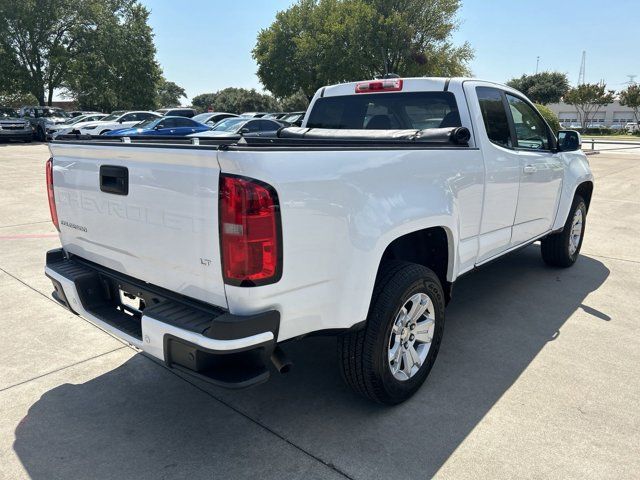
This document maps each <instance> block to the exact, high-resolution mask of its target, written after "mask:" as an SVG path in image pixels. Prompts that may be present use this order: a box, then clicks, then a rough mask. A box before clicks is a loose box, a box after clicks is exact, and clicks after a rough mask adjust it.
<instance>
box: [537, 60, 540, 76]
mask: <svg viewBox="0 0 640 480" xmlns="http://www.w3.org/2000/svg"><path fill="white" fill-rule="evenodd" d="M539 66H540V56H538V58H536V75H537V74H538V67H539Z"/></svg>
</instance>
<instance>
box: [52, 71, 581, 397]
mask: <svg viewBox="0 0 640 480" xmlns="http://www.w3.org/2000/svg"><path fill="white" fill-rule="evenodd" d="M309 108H310V110H309V115H308V118H307V119H306V120H305V123H304V124H303V128H288V129H284V130H282V131H281V132H280V133H279V136H278V137H277V138H269V139H267V140H266V141H265V140H264V139H258V138H246V139H242V140H241V141H235V140H230V141H225V140H223V139H220V140H219V142H220V143H218V144H216V143H215V142H214V141H211V140H210V141H205V142H203V141H201V142H200V145H189V146H185V145H180V144H172V140H166V141H163V140H162V139H158V140H157V142H154V144H153V145H146V144H145V143H143V142H139V143H138V144H136V145H135V147H136V148H132V144H135V143H136V139H135V138H132V139H131V143H129V144H127V143H114V144H104V143H102V142H97V141H95V140H75V141H60V142H54V143H51V144H50V146H49V148H50V150H51V155H52V159H51V160H49V161H48V163H47V170H46V171H47V188H48V198H49V202H50V211H51V214H52V219H53V222H54V224H55V226H56V227H57V228H58V229H59V230H60V241H61V244H62V248H61V249H57V250H52V251H50V252H48V253H47V257H46V270H45V271H46V274H47V276H48V277H49V278H50V279H51V280H52V281H53V285H54V290H55V298H57V300H58V301H59V302H60V303H61V304H62V305H65V306H66V307H67V308H69V309H71V310H72V311H73V312H75V313H76V314H78V315H80V316H81V317H83V318H85V319H87V320H88V321H89V322H92V323H94V324H96V325H98V326H99V327H100V328H102V329H104V330H107V331H108V332H111V333H112V334H113V335H115V336H117V337H119V338H121V339H123V340H124V341H125V342H127V343H130V344H132V345H134V346H136V347H137V348H139V349H141V350H143V351H145V352H147V353H148V354H149V355H151V356H153V357H156V358H157V359H159V360H160V361H161V362H163V363H164V364H165V365H166V366H168V367H170V368H176V369H179V370H180V371H182V372H187V373H189V374H191V375H193V376H196V377H198V378H200V379H202V380H205V381H210V382H213V383H215V384H216V385H221V386H229V387H246V386H249V385H254V384H257V383H261V382H264V381H266V380H267V378H268V377H269V370H268V368H269V365H270V364H273V365H274V366H275V368H276V369H277V370H279V371H286V370H287V369H288V367H289V366H290V363H289V361H288V360H287V359H286V355H285V354H284V352H283V349H282V348H281V344H282V342H285V341H288V340H290V341H293V340H295V339H298V338H302V337H305V336H307V335H313V334H324V335H327V334H334V335H337V336H338V340H337V344H338V363H339V365H340V369H341V371H342V375H343V377H344V378H345V380H346V382H347V384H349V385H350V386H351V387H352V388H353V389H354V390H355V391H357V392H358V393H360V394H362V395H364V396H365V397H368V398H370V399H372V400H375V401H377V402H381V403H385V404H396V403H399V402H402V401H404V400H406V399H407V398H409V397H410V396H411V395H412V394H414V393H415V392H416V391H417V390H418V388H419V387H420V386H421V384H422V383H423V382H424V380H425V379H426V378H427V376H428V375H429V372H430V370H431V369H432V367H433V366H434V363H435V361H436V356H437V354H438V350H439V347H440V344H441V342H442V337H443V332H444V330H443V328H444V322H445V306H446V304H447V303H448V302H449V300H450V298H451V295H452V292H453V285H454V283H455V281H456V280H457V279H458V278H459V277H460V276H461V275H463V274H465V273H468V272H471V271H472V270H473V269H475V268H476V267H480V266H481V265H484V264H486V263H488V262H491V261H494V260H496V259H497V258H499V257H501V256H503V255H505V254H507V253H509V252H512V251H514V250H516V249H519V248H521V247H524V246H526V245H528V244H531V243H533V242H535V241H538V240H539V241H540V242H541V246H540V249H539V250H540V251H541V254H542V259H543V260H544V261H545V262H546V263H547V264H548V265H551V266H553V267H570V266H572V265H573V264H574V263H575V262H576V261H577V260H578V258H579V253H580V248H581V245H582V239H583V238H584V234H585V221H586V217H587V212H588V211H589V204H590V202H591V196H592V190H593V175H592V173H591V170H590V168H589V162H588V161H587V158H586V156H585V155H584V153H583V152H581V151H580V135H579V134H578V133H577V132H575V131H560V132H559V138H556V137H555V135H554V134H553V131H552V130H551V128H550V127H549V126H548V125H547V123H546V122H545V120H544V118H543V117H542V116H541V115H540V113H539V112H538V111H537V110H536V108H535V106H534V105H533V104H532V103H531V102H530V101H529V100H528V99H527V98H526V97H524V96H523V95H522V94H521V93H520V92H518V91H516V90H514V89H512V88H509V87H507V86H501V85H498V84H496V83H493V82H484V81H480V80H473V79H455V78H452V79H448V78H438V79H436V78H405V79H399V78H395V79H383V80H371V81H364V82H357V83H346V84H341V85H334V86H328V87H324V88H322V89H321V90H320V91H319V92H318V93H316V95H315V97H314V99H313V100H312V102H311V105H310V107H309ZM372 112H375V114H373V115H372ZM436 115H438V116H439V118H440V122H439V125H438V126H437V127H436V128H427V129H419V128H416V127H417V126H419V125H421V124H422V123H423V122H424V121H425V119H429V121H432V119H434V118H435V116H436ZM234 121H235V122H238V120H237V119H232V120H231V119H230V120H225V122H234ZM240 121H242V120H240ZM263 121H268V120H263ZM158 144H162V147H163V148H162V149H159V148H158ZM216 145H219V146H218V147H216ZM107 207H108V208H107ZM526 263H527V262H525V263H523V264H522V269H526V268H528V267H527V265H526ZM536 268H537V267H536ZM556 276H557V273H555V271H554V270H551V269H550V270H548V279H549V282H551V283H553V282H554V281H555V278H556ZM557 288H558V289H562V288H569V289H570V288H572V287H571V285H568V286H565V287H563V286H562V284H558V287H557ZM496 298H499V295H497V296H496ZM495 308H499V305H495ZM524 314H526V312H524ZM529 334H530V332H525V331H523V332H522V335H523V337H524V336H526V335H529ZM78 341H82V340H81V339H78ZM514 348H517V347H514ZM475 368H476V366H474V365H469V369H470V370H469V371H468V372H467V374H468V375H475V374H477V372H476V371H475V370H473V369H475ZM440 380H441V381H442V379H440ZM444 381H447V380H444ZM448 381H450V382H457V381H459V379H455V378H452V379H448Z"/></svg>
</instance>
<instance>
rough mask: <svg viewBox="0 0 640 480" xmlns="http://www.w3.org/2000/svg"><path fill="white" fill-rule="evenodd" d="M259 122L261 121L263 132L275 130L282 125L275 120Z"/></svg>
mask: <svg viewBox="0 0 640 480" xmlns="http://www.w3.org/2000/svg"><path fill="white" fill-rule="evenodd" d="M258 122H259V123H260V131H262V132H273V131H274V130H278V129H279V128H280V125H278V124H277V123H275V122H270V121H269V120H259V121H258Z"/></svg>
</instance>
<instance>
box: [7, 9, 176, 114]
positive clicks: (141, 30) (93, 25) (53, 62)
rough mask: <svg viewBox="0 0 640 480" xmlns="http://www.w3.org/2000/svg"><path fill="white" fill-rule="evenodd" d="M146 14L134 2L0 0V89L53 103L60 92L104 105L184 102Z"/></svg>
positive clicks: (13, 96)
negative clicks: (169, 78) (162, 64)
mask: <svg viewBox="0 0 640 480" xmlns="http://www.w3.org/2000/svg"><path fill="white" fill-rule="evenodd" d="M148 20H149V11H148V9H147V8H146V7H144V6H143V5H141V4H140V3H139V2H138V1H137V0H20V1H18V2H16V1H13V0H0V85H1V87H0V90H1V91H0V95H2V96H3V97H4V98H5V99H7V98H8V99H9V101H11V102H13V103H15V102H18V101H21V100H22V101H25V102H27V101H29V102H27V103H32V102H33V103H37V104H39V105H51V102H52V100H53V96H54V92H56V91H62V92H63V95H64V96H65V97H69V98H73V99H75V100H77V101H78V103H79V104H80V105H81V106H82V107H83V108H85V109H92V110H103V111H111V110H113V109H115V108H121V109H138V108H140V109H148V108H155V107H158V106H163V105H164V104H165V103H174V104H179V101H180V98H182V97H185V96H186V94H185V91H184V89H182V88H181V87H179V86H178V85H176V84H175V83H173V82H169V81H167V80H166V79H165V78H164V77H163V75H162V69H161V68H160V65H159V64H158V62H157V60H156V49H155V45H154V42H153V32H152V29H151V27H150V26H149V23H148Z"/></svg>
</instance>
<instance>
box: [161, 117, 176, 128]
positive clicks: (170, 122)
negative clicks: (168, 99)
mask: <svg viewBox="0 0 640 480" xmlns="http://www.w3.org/2000/svg"><path fill="white" fill-rule="evenodd" d="M160 125H163V128H176V127H179V126H180V125H178V122H177V119H175V118H165V119H164V120H161V121H160Z"/></svg>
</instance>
